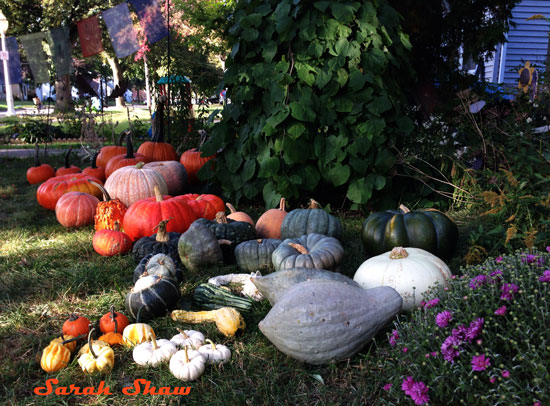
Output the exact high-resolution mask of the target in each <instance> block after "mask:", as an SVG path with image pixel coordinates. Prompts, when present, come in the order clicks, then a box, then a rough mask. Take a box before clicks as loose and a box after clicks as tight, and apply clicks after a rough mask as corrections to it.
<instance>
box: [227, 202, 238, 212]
mask: <svg viewBox="0 0 550 406" xmlns="http://www.w3.org/2000/svg"><path fill="white" fill-rule="evenodd" d="M225 205H226V206H227V208H228V209H229V211H230V212H231V214H233V213H236V212H237V209H235V206H233V205H232V204H231V203H226V204H225Z"/></svg>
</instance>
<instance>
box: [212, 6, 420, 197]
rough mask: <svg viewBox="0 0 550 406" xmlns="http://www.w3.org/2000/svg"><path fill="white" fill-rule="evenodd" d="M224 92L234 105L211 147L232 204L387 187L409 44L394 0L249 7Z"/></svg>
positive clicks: (401, 127) (239, 11) (241, 13)
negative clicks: (390, 1) (390, 2)
mask: <svg viewBox="0 0 550 406" xmlns="http://www.w3.org/2000/svg"><path fill="white" fill-rule="evenodd" d="M233 19H234V25H233V27H232V28H231V30H230V34H231V36H232V37H231V38H232V51H231V54H230V56H229V58H228V61H227V71H226V72H225V75H224V85H225V86H226V87H227V89H228V90H227V95H228V97H229V99H230V100H231V103H230V104H229V105H227V107H226V108H225V109H224V111H223V119H222V121H221V122H220V123H219V124H218V125H216V126H215V128H214V129H213V131H212V132H211V134H210V135H211V137H210V139H209V141H208V142H207V143H206V144H205V146H204V147H203V149H202V150H203V152H204V154H205V155H211V154H213V153H215V152H217V151H219V150H220V149H223V151H222V152H221V153H219V154H218V159H217V161H216V166H215V170H214V172H213V173H211V174H210V176H211V177H215V178H217V180H218V181H219V182H220V183H221V184H222V185H223V187H224V191H225V192H226V193H227V194H228V195H231V198H232V200H234V201H238V200H240V199H242V198H246V199H254V198H255V197H257V196H259V195H260V194H262V195H263V199H264V201H265V202H266V205H267V206H270V207H273V206H275V205H276V203H277V202H278V201H279V199H280V198H281V196H285V197H286V198H297V197H299V196H302V195H303V194H305V193H307V194H310V195H315V191H316V190H317V191H319V190H323V191H327V192H329V193H332V195H334V194H335V193H334V191H335V189H337V190H338V191H339V192H340V191H341V192H342V193H341V197H342V199H343V198H344V196H346V197H347V198H348V199H349V200H351V201H352V202H354V203H356V204H363V203H366V202H367V201H368V200H369V199H370V198H371V195H372V193H373V191H375V190H381V189H384V188H385V187H386V188H389V183H390V177H389V176H388V171H389V169H390V168H391V167H392V166H393V164H394V160H395V159H394V156H393V154H392V152H391V146H392V144H393V142H394V140H395V139H396V137H399V136H402V137H403V136H405V135H406V134H407V133H408V132H409V131H410V129H411V126H410V121H409V120H408V119H406V118H404V117H403V116H402V115H401V114H400V110H399V104H400V100H401V84H402V83H406V82H405V81H406V80H407V79H408V78H409V76H408V75H409V72H410V71H409V66H408V64H407V48H408V46H409V43H408V40H407V38H406V36H405V35H403V33H402V32H401V30H400V28H399V16H398V14H397V13H396V12H395V10H393V9H392V8H391V7H389V6H388V5H387V3H386V2H385V1H378V2H372V1H363V2H343V1H334V2H329V1H317V2H310V1H291V0H283V1H275V0H271V1H258V0H253V1H246V2H245V1H242V2H238V4H237V7H236V11H235V13H234V15H233Z"/></svg>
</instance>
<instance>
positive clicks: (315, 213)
mask: <svg viewBox="0 0 550 406" xmlns="http://www.w3.org/2000/svg"><path fill="white" fill-rule="evenodd" d="M311 233H316V234H323V235H326V236H329V237H334V238H340V237H341V236H342V222H341V221H340V219H339V218H338V217H334V216H333V215H331V214H328V213H327V212H326V211H324V210H323V209H320V208H319V203H317V202H316V201H315V200H313V199H312V200H311V201H310V203H309V207H308V208H307V209H294V210H291V211H290V212H289V213H288V214H287V215H286V216H285V218H284V219H283V223H282V224H281V238H282V239H283V240H285V239H287V238H298V237H301V236H302V235H304V234H311Z"/></svg>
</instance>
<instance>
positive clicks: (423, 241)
mask: <svg viewBox="0 0 550 406" xmlns="http://www.w3.org/2000/svg"><path fill="white" fill-rule="evenodd" d="M361 239H362V241H363V247H364V248H365V251H366V253H367V255H368V256H369V257H370V256H374V255H380V254H383V253H385V252H388V251H391V250H392V248H394V247H413V248H421V249H423V250H426V251H428V252H431V253H432V254H434V255H436V256H438V257H440V258H450V257H451V256H452V255H453V252H454V249H455V247H456V243H457V241H458V227H457V226H456V224H455V223H454V222H453V221H452V220H451V219H450V218H449V217H447V216H446V215H445V214H443V213H441V212H440V211H437V210H434V209H424V210H415V211H410V210H409V209H407V208H406V207H405V206H401V207H400V209H399V210H388V211H383V212H377V213H373V214H371V215H370V216H369V217H367V219H366V220H365V221H364V223H363V231H362V234H361Z"/></svg>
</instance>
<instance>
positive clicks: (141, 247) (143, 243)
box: [132, 220, 181, 262]
mask: <svg viewBox="0 0 550 406" xmlns="http://www.w3.org/2000/svg"><path fill="white" fill-rule="evenodd" d="M168 221H169V220H162V221H161V222H160V223H159V224H158V226H157V233H156V234H153V235H152V236H150V237H141V238H140V239H139V240H137V241H136V243H135V244H134V247H133V248H132V254H133V255H134V259H135V260H136V261H138V262H139V261H141V259H142V258H143V257H144V256H146V255H148V254H167V255H170V256H171V257H172V259H173V260H174V261H176V262H179V260H180V257H179V255H178V240H179V238H180V235H181V234H180V233H176V232H170V233H169V232H166V225H167V224H168Z"/></svg>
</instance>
